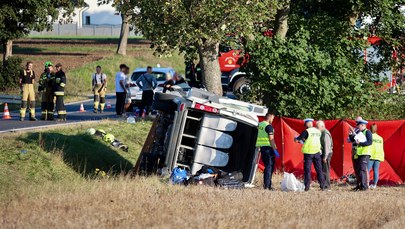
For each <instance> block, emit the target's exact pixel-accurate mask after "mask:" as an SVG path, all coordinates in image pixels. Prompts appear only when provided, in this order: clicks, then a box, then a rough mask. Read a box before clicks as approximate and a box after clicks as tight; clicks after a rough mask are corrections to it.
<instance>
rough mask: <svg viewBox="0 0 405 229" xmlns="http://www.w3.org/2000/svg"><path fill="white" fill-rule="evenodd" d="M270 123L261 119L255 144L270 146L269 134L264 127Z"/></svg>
mask: <svg viewBox="0 0 405 229" xmlns="http://www.w3.org/2000/svg"><path fill="white" fill-rule="evenodd" d="M268 125H270V123H268V122H266V121H263V122H261V123H259V133H258V134H257V141H256V146H259V147H260V146H270V140H269V134H268V133H267V132H266V127H267V126H268Z"/></svg>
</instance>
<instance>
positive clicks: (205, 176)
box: [170, 166, 244, 189]
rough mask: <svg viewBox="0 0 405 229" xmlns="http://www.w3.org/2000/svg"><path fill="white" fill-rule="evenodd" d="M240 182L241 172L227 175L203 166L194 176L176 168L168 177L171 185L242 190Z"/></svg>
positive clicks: (241, 178)
mask: <svg viewBox="0 0 405 229" xmlns="http://www.w3.org/2000/svg"><path fill="white" fill-rule="evenodd" d="M242 180H243V174H242V173H241V172H236V171H235V172H231V173H227V172H225V171H222V170H220V169H218V168H214V167H210V166H203V167H202V168H201V169H200V170H199V171H198V172H197V173H196V174H195V175H194V176H193V175H191V173H190V172H188V171H187V170H185V169H181V168H178V167H176V168H174V169H173V171H172V173H171V176H170V183H171V184H184V185H207V186H216V187H222V188H228V189H242V188H244V183H243V182H242Z"/></svg>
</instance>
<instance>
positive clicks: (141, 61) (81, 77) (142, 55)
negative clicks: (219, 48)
mask: <svg viewBox="0 0 405 229" xmlns="http://www.w3.org/2000/svg"><path fill="white" fill-rule="evenodd" d="M122 63H124V64H126V65H128V66H130V68H131V69H130V70H131V72H132V71H133V70H135V69H136V68H140V67H143V68H144V67H147V66H148V65H151V66H152V67H154V66H157V64H160V66H161V67H172V68H174V69H175V70H176V71H177V72H180V73H182V74H184V59H183V56H181V55H173V56H171V57H157V56H155V55H153V52H152V51H151V50H150V49H149V50H144V51H140V52H137V54H136V56H120V55H113V56H108V57H105V58H103V59H101V60H98V61H95V62H93V63H87V64H85V65H83V66H82V67H80V68H76V69H72V70H71V71H69V72H68V73H67V74H68V77H69V83H68V84H67V86H66V87H67V88H66V90H67V93H68V94H71V95H83V94H85V95H87V94H89V93H91V76H92V74H93V73H94V72H95V68H96V66H97V65H100V66H101V67H102V69H103V72H104V73H105V74H106V75H107V77H108V92H113V93H114V92H115V74H116V72H118V71H119V68H118V67H119V65H120V64H122Z"/></svg>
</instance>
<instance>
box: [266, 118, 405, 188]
mask: <svg viewBox="0 0 405 229" xmlns="http://www.w3.org/2000/svg"><path fill="white" fill-rule="evenodd" d="M324 122H325V125H326V128H327V129H328V130H329V131H330V132H331V134H332V138H333V156H332V161H331V179H339V178H341V177H343V176H345V175H349V174H354V172H353V165H352V144H351V143H350V142H348V137H349V126H353V127H354V126H355V122H354V121H353V120H326V121H324ZM373 123H376V124H377V125H378V131H377V133H378V134H379V135H380V136H381V137H382V138H383V139H384V151H385V161H384V162H382V163H381V165H380V177H379V184H383V185H394V184H402V183H403V182H404V180H405V120H396V121H369V126H368V127H370V125H372V124H373ZM273 127H274V130H275V140H276V144H277V147H278V151H279V153H280V158H278V159H276V167H277V169H278V170H280V171H286V172H290V173H294V174H295V175H297V176H303V174H304V170H303V168H304V167H303V159H304V156H303V154H302V153H301V147H302V145H301V144H299V143H295V142H294V137H296V136H298V135H299V134H300V133H301V132H302V131H304V129H305V127H304V121H303V120H299V119H292V118H284V117H281V118H275V120H274V121H273ZM259 168H260V169H261V170H263V164H262V162H261V161H260V164H259ZM312 174H313V177H315V175H316V174H315V170H314V168H312ZM370 179H373V174H372V173H370Z"/></svg>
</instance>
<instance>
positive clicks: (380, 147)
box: [370, 134, 384, 161]
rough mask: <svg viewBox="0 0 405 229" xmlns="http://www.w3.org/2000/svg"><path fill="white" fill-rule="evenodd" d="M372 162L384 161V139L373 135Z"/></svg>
mask: <svg viewBox="0 0 405 229" xmlns="http://www.w3.org/2000/svg"><path fill="white" fill-rule="evenodd" d="M370 159H371V160H377V161H384V139H383V138H382V137H381V136H380V135H378V134H373V145H371V157H370Z"/></svg>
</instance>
